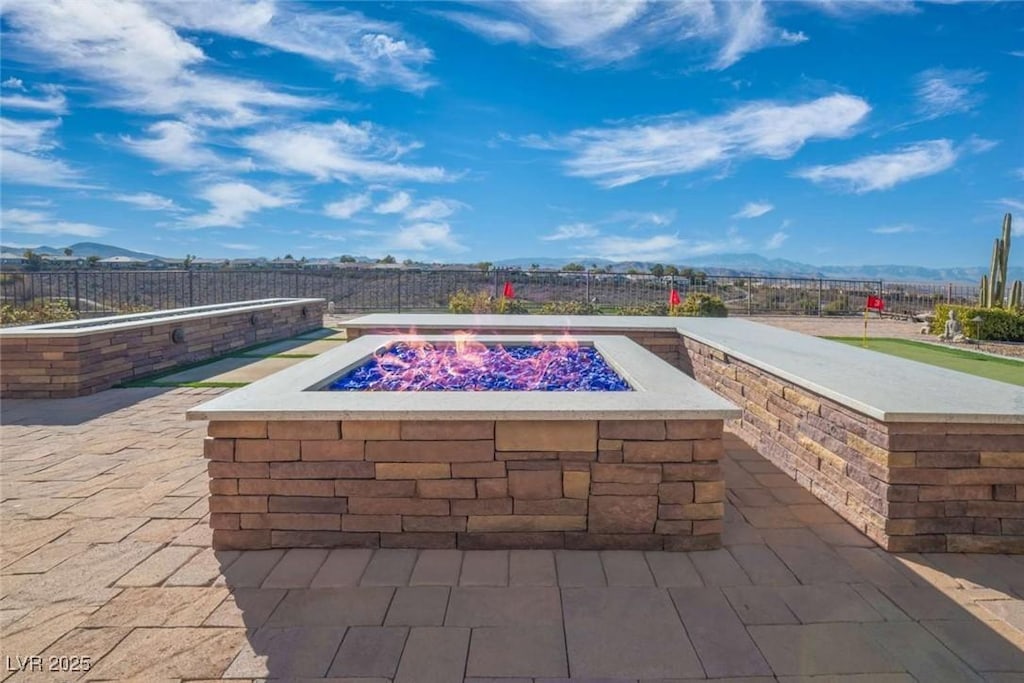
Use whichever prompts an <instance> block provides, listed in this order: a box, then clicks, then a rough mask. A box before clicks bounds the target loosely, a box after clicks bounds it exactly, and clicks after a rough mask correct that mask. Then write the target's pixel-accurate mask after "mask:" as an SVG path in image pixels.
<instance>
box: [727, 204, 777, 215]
mask: <svg viewBox="0 0 1024 683" xmlns="http://www.w3.org/2000/svg"><path fill="white" fill-rule="evenodd" d="M774 208H775V206H773V205H772V204H769V203H768V202H747V203H746V204H745V205H744V206H743V208H742V209H740V210H739V211H737V212H736V213H734V214H733V215H732V217H733V218H757V217H758V216H763V215H765V214H766V213H768V212H769V211H771V210H772V209H774Z"/></svg>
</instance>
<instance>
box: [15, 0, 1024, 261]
mask: <svg viewBox="0 0 1024 683" xmlns="http://www.w3.org/2000/svg"><path fill="white" fill-rule="evenodd" d="M2 21H3V25H2V30H3V35H2V40H3V51H2V55H3V62H2V72H3V73H2V78H0V80H2V84H3V85H2V88H0V106H2V128H0V132H2V142H3V149H2V157H0V160H2V181H3V188H2V189H3V241H4V243H5V244H11V245H16V246H19V247H20V246H26V247H27V246H35V245H39V244H48V245H52V246H63V245H66V244H70V243H73V242H78V241H99V242H106V243H111V244H117V245H119V246H124V247H128V248H133V249H138V250H142V251H149V252H154V253H158V254H162V255H168V256H181V255H184V254H186V253H192V254H198V255H200V256H204V257H221V256H224V257H252V256H270V257H272V256H280V255H283V254H285V253H291V254H293V255H294V256H295V257H296V258H298V257H300V256H306V257H308V258H315V257H323V256H337V255H339V254H344V253H348V254H358V255H367V256H371V257H379V256H382V255H384V254H385V253H391V254H394V255H396V256H398V257H399V258H407V257H408V258H413V259H415V260H423V261H428V262H429V261H463V262H473V261H478V260H492V261H493V260H499V259H503V258H510V257H520V256H525V257H529V256H545V257H553V258H565V260H566V261H569V260H581V259H586V258H592V257H602V258H610V259H615V260H632V259H638V260H654V261H661V262H665V263H677V264H680V265H685V264H686V263H687V260H688V259H694V258H696V257H706V256H707V255H709V254H717V253H730V252H742V253H746V252H753V253H759V254H762V255H764V256H768V257H773V258H774V257H778V258H786V259H792V260H798V261H804V262H809V263H814V264H836V265H844V264H861V263H865V264H886V263H905V264H915V265H922V266H949V265H984V264H987V263H988V259H989V256H990V253H991V244H992V239H993V238H994V237H995V236H996V235H997V234H998V231H999V226H1000V222H1001V219H1002V215H1003V213H1005V212H1007V211H1010V212H1013V213H1015V214H1018V216H1019V217H1018V223H1017V234H1018V235H1020V236H1021V237H1024V135H1022V133H1021V130H1022V127H1021V122H1022V119H1024V117H1022V111H1024V107H1022V104H1024V4H1020V3H1013V2H991V3H990V2H984V3H982V2H977V3H950V2H943V3H911V2H901V1H900V0H885V1H879V2H872V1H860V2H814V1H805V2H792V3H783V2H765V3H760V2H733V3H724V4H719V3H713V2H710V1H709V2H703V1H700V0H698V1H696V2H686V3H669V2H644V1H642V0H618V1H608V2H583V1H582V0H581V1H577V2H551V1H540V0H524V1H523V2H519V3H486V2H476V3H468V4H456V3H412V2H397V3H386V4H378V3H345V4H333V3H327V2H313V3H285V2H275V1H273V0H259V1H257V2H243V1H241V0H218V2H179V1H178V0H147V1H145V2H138V3H134V2H113V1H111V0H90V1H89V2H82V1H81V0H63V1H58V0H52V1H51V0H6V1H5V3H4V5H3V19H2ZM1012 261H1013V262H1014V263H1015V265H1024V246H1021V247H1018V248H1016V249H1015V250H1013V252H1012Z"/></svg>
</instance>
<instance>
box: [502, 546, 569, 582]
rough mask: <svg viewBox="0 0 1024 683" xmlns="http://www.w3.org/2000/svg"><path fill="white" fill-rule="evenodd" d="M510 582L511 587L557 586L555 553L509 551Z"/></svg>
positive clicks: (545, 551) (544, 551) (547, 551)
mask: <svg viewBox="0 0 1024 683" xmlns="http://www.w3.org/2000/svg"><path fill="white" fill-rule="evenodd" d="M508 581H509V585H511V586H555V585H557V584H558V575H557V572H556V570H555V555H554V553H553V552H551V551H550V550H512V551H509V558H508Z"/></svg>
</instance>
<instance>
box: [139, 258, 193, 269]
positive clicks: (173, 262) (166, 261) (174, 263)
mask: <svg viewBox="0 0 1024 683" xmlns="http://www.w3.org/2000/svg"><path fill="white" fill-rule="evenodd" d="M147 265H148V266H149V267H150V268H184V267H185V259H183V258H155V259H153V260H152V261H149V262H148V264H147Z"/></svg>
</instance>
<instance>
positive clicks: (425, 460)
mask: <svg viewBox="0 0 1024 683" xmlns="http://www.w3.org/2000/svg"><path fill="white" fill-rule="evenodd" d="M205 453H206V456H207V458H208V459H209V474H210V493H211V497H210V512H211V516H210V523H211V526H212V527H213V529H214V534H213V539H214V547H216V548H236V549H255V548H291V547H352V546H359V547H396V548H398V547H404V548H410V547H411V548H591V549H597V548H637V549H666V550H694V549H704V548H715V547H719V546H720V544H721V536H720V534H721V530H722V518H723V514H724V500H725V485H724V482H723V481H722V474H721V468H720V466H719V458H720V457H721V455H722V421H721V420H717V421H716V420H696V421H688V420H680V421H664V420H626V421H617V420H601V421H594V420H579V421H576V420H562V421H513V420H507V421H502V420H499V421H373V422H367V421H352V420H349V421H342V422H338V421H327V422H324V421H299V420H297V421H270V422H249V421H245V422H230V421H214V422H211V423H210V425H209V438H207V440H206V444H205Z"/></svg>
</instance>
